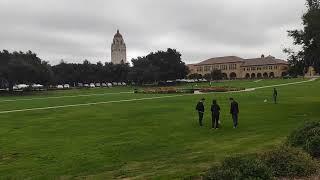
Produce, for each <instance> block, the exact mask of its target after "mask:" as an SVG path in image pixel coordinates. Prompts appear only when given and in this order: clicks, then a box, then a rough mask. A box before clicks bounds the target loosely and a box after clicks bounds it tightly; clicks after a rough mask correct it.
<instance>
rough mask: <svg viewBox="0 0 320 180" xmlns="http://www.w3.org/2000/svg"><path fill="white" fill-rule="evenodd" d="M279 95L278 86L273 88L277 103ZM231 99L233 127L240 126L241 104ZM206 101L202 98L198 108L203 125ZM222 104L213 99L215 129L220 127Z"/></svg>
mask: <svg viewBox="0 0 320 180" xmlns="http://www.w3.org/2000/svg"><path fill="white" fill-rule="evenodd" d="M277 97H278V91H277V90H276V88H274V89H273V101H274V103H275V104H277ZM229 100H230V114H231V116H232V120H233V128H238V115H239V105H238V103H237V102H236V101H235V100H234V99H233V98H229ZM204 101H205V99H204V98H202V99H201V100H200V101H199V102H198V104H197V106H196V110H197V111H198V114H199V125H200V126H203V115H204V111H205V108H204ZM220 110H221V109H220V106H219V104H218V103H217V100H213V101H212V105H211V117H212V128H213V129H219V126H220Z"/></svg>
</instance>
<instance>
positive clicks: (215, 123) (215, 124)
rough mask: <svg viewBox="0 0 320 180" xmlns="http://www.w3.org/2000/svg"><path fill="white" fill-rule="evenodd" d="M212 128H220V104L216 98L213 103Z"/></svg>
mask: <svg viewBox="0 0 320 180" xmlns="http://www.w3.org/2000/svg"><path fill="white" fill-rule="evenodd" d="M211 117H212V129H219V118H220V106H219V105H218V104H217V101H216V100H213V101H212V105H211Z"/></svg>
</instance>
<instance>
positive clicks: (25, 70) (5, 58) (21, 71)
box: [0, 50, 53, 90]
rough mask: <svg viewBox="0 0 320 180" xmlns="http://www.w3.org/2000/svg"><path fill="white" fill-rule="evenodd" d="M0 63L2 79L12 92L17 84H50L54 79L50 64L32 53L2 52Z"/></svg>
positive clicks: (0, 77)
mask: <svg viewBox="0 0 320 180" xmlns="http://www.w3.org/2000/svg"><path fill="white" fill-rule="evenodd" d="M0 62H1V63H0V79H2V82H3V81H5V82H6V83H7V84H8V86H9V89H10V90H12V89H13V85H14V84H16V83H41V84H48V83H50V82H51V81H52V79H53V72H52V70H51V66H50V65H49V64H48V62H46V61H42V60H41V59H40V58H39V57H38V56H37V55H36V54H35V53H33V52H31V51H28V52H26V53H24V52H13V53H10V52H8V51H6V50H3V51H0Z"/></svg>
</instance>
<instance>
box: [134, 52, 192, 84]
mask: <svg viewBox="0 0 320 180" xmlns="http://www.w3.org/2000/svg"><path fill="white" fill-rule="evenodd" d="M132 63H133V67H132V70H131V72H130V79H131V80H134V81H136V82H138V83H148V82H155V81H166V80H175V79H182V78H185V77H186V75H187V74H188V67H187V66H186V65H185V63H184V62H182V61H181V54H180V53H179V52H178V51H176V50H175V49H170V48H169V49H167V51H158V52H156V53H150V54H148V55H147V56H145V57H138V58H136V59H132Z"/></svg>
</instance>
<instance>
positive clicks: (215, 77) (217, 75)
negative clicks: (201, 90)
mask: <svg viewBox="0 0 320 180" xmlns="http://www.w3.org/2000/svg"><path fill="white" fill-rule="evenodd" d="M210 75H211V78H212V80H221V79H222V78H223V74H222V71H221V70H213V71H212V72H211V73H210Z"/></svg>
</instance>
